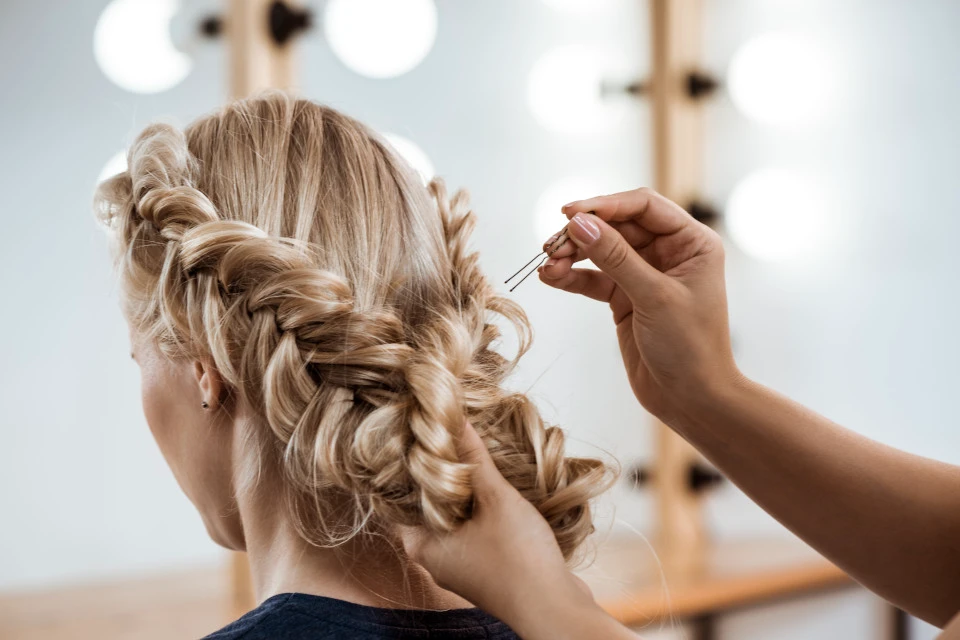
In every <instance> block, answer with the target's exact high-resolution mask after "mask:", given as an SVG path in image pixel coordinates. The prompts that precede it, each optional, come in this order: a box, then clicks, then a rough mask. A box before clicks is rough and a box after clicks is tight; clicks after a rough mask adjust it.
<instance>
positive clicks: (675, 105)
mask: <svg viewBox="0 0 960 640" xmlns="http://www.w3.org/2000/svg"><path fill="white" fill-rule="evenodd" d="M650 9H651V21H650V22H651V28H652V33H651V41H652V45H653V58H652V60H653V69H652V74H651V78H650V99H651V110H652V121H653V152H654V188H655V189H656V190H657V191H659V192H660V193H662V194H663V195H665V196H667V197H668V198H670V199H672V200H675V201H677V202H680V203H681V204H684V203H687V202H690V201H692V200H693V198H695V197H696V196H698V195H699V191H700V189H701V183H702V178H703V122H702V114H701V109H702V108H701V106H700V104H699V103H697V102H696V101H694V100H692V99H691V98H690V97H689V96H688V94H687V91H686V78H687V75H688V74H689V73H690V72H691V71H694V70H695V69H697V68H698V67H699V63H700V40H701V37H702V33H701V21H700V18H701V0H650ZM654 430H655V438H656V459H655V463H654V474H653V488H654V492H655V495H656V503H657V530H656V534H655V539H656V543H657V545H658V546H659V547H660V548H663V549H664V550H667V551H669V552H670V553H668V554H667V555H668V557H671V558H687V559H689V561H690V562H692V563H695V562H696V559H697V558H698V557H700V555H701V552H702V550H703V548H704V543H705V542H706V534H705V531H704V526H703V517H702V513H701V508H700V504H699V500H698V498H697V496H696V495H695V494H694V493H693V492H692V491H691V490H690V488H689V480H688V478H689V471H690V465H691V464H692V463H693V462H694V461H696V460H698V459H699V454H698V453H697V452H696V451H695V450H694V449H693V447H692V446H690V445H689V444H688V443H687V442H686V441H684V440H683V439H681V438H680V437H679V436H677V435H676V434H674V433H673V432H672V431H671V430H670V428H669V427H667V426H666V425H664V424H662V423H660V422H659V421H657V422H656V423H655V424H654ZM675 552H676V553H675Z"/></svg>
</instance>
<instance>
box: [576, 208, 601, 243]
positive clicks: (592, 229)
mask: <svg viewBox="0 0 960 640" xmlns="http://www.w3.org/2000/svg"><path fill="white" fill-rule="evenodd" d="M570 222H571V224H570V235H571V236H573V240H574V241H575V242H576V243H577V244H578V245H580V246H581V247H582V246H584V245H590V244H593V243H594V242H596V241H597V239H598V238H599V237H600V227H598V226H597V223H596V222H594V221H593V220H591V219H590V216H588V215H585V214H583V213H578V214H577V215H575V216H573V217H572V218H570Z"/></svg>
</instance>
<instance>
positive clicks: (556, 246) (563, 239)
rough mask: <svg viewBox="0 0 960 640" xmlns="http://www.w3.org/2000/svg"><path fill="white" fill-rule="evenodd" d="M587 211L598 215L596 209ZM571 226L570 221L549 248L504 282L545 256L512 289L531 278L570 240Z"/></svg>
mask: <svg viewBox="0 0 960 640" xmlns="http://www.w3.org/2000/svg"><path fill="white" fill-rule="evenodd" d="M587 213H590V214H593V215H596V212H594V211H587ZM569 226H570V223H569V222H568V223H567V224H566V226H564V227H563V230H562V231H561V232H560V234H559V235H558V236H557V238H556V240H554V241H553V242H551V243H550V245H549V246H547V249H546V250H545V251H541V252H540V253H538V254H537V255H535V256H533V258H532V259H531V260H530V261H529V262H528V263H527V264H525V265H523V266H522V267H520V269H519V270H518V271H517V272H516V273H515V274H513V275H512V276H510V277H509V278H507V279H506V280H504V281H503V284H507V283H508V282H510V281H511V280H513V279H514V278H516V277H517V276H518V275H520V273H521V272H522V271H523V270H524V269H526V268H527V267H529V266H530V265H531V264H533V263H534V262H536V261H537V259H538V258H540V256H543V257H542V258H540V262H537V266H535V267H534V268H532V269H530V271H528V272H527V273H526V274H525V275H524V276H523V277H522V278H520V281H519V282H517V283H516V284H515V285H513V286H512V287H510V291H513V290H514V289H516V288H517V287H519V286H520V285H521V284H523V281H524V280H526V279H527V278H529V277H530V274H531V273H533V272H534V271H536V270H537V269H539V268H540V266H541V265H542V264H543V263H544V262H546V261H547V259H548V258H550V256H552V255H553V254H555V253H556V252H557V251H559V250H560V247H562V246H563V245H565V244H566V243H567V240H569V238H568V237H567V229H568V227H569ZM544 254H546V255H544Z"/></svg>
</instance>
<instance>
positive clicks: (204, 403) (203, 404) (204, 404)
mask: <svg viewBox="0 0 960 640" xmlns="http://www.w3.org/2000/svg"><path fill="white" fill-rule="evenodd" d="M200 406H201V407H203V408H204V409H209V408H210V405H209V404H208V403H207V401H206V400H204V401H203V402H201V403H200Z"/></svg>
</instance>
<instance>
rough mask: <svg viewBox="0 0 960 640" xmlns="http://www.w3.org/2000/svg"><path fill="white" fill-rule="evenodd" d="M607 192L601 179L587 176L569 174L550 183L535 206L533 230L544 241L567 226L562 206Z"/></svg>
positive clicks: (540, 240)
mask: <svg viewBox="0 0 960 640" xmlns="http://www.w3.org/2000/svg"><path fill="white" fill-rule="evenodd" d="M605 193H610V192H609V191H605V190H603V188H602V186H601V181H600V180H597V179H595V178H590V177H587V176H569V177H567V178H563V179H561V180H558V181H556V182H554V183H553V184H551V185H549V186H548V187H547V188H546V189H544V190H543V192H542V193H541V194H540V197H539V198H537V203H536V205H535V206H534V215H533V232H534V234H535V235H536V238H537V240H538V241H539V242H544V241H545V240H546V239H547V238H549V237H550V236H552V235H553V234H555V233H556V232H558V231H560V230H561V229H563V227H565V226H566V224H567V222H568V220H567V217H566V216H565V215H563V213H562V212H561V211H560V207H562V206H563V205H565V204H567V203H568V202H573V201H574V200H584V199H586V198H593V197H594V196H599V195H603V194H605Z"/></svg>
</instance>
